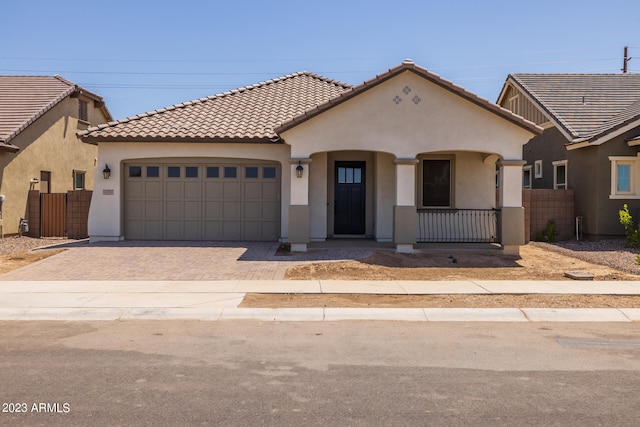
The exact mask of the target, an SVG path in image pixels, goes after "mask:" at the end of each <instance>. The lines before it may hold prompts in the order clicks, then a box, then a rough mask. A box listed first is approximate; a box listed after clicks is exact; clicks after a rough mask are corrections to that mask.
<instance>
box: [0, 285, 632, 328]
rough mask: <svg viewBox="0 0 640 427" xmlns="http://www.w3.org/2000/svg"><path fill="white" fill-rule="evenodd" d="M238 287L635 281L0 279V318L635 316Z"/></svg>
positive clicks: (517, 289)
mask: <svg viewBox="0 0 640 427" xmlns="http://www.w3.org/2000/svg"><path fill="white" fill-rule="evenodd" d="M246 293H307V294H309V293H312V294H313V293H368V294H398V295H428V294H536V293H538V294H602V295H640V282H623V281H620V282H614V281H513V282H512V281H487V280H482V281H343V280H310V281H296V280H269V281H263V280H262V281H253V280H216V281H179V280H178V281H82V280H75V281H0V320H68V321H73V320H118V319H201V320H232V319H234V320H237V319H253V320H263V321H264V320H274V321H337V320H398V321H423V322H424V321H488V322H494V321H505V322H527V321H533V322H565V321H567V322H634V321H640V308H629V309H614V308H611V309H603V308H593V309H555V308H554V309H546V308H522V309H520V308H500V309H495V308H478V309H475V308H239V307H238V305H239V304H240V303H241V302H242V299H243V298H244V296H245V294H246Z"/></svg>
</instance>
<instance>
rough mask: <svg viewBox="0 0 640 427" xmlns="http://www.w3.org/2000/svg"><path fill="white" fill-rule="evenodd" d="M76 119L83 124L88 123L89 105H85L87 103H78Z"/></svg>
mask: <svg viewBox="0 0 640 427" xmlns="http://www.w3.org/2000/svg"><path fill="white" fill-rule="evenodd" d="M78 118H79V119H80V120H83V121H85V122H88V121H89V104H88V103H87V101H79V104H78Z"/></svg>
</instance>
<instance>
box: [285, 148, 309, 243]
mask: <svg viewBox="0 0 640 427" xmlns="http://www.w3.org/2000/svg"><path fill="white" fill-rule="evenodd" d="M310 163H311V159H309V158H304V159H290V160H289V165H290V173H291V202H290V204H289V238H288V240H289V243H290V244H291V252H306V251H307V244H308V243H309V234H310V233H309V231H310V228H309V217H310V210H309V164H310ZM298 168H302V171H301V172H300V173H299V172H298Z"/></svg>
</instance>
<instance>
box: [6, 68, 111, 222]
mask: <svg viewBox="0 0 640 427" xmlns="http://www.w3.org/2000/svg"><path fill="white" fill-rule="evenodd" d="M109 120H112V118H111V115H110V114H109V111H108V110H107V109H106V107H105V106H104V102H103V100H102V98H101V97H99V96H98V95H95V94H93V93H91V92H89V91H87V90H85V89H83V88H81V87H79V86H77V85H75V84H73V83H71V82H69V81H67V80H65V79H63V78H62V77H59V76H0V195H2V196H4V201H3V202H1V206H0V208H1V211H2V226H3V227H2V231H3V234H5V235H6V234H15V233H18V231H19V230H18V226H19V223H20V218H21V217H25V218H26V211H27V195H28V192H29V190H30V189H36V190H38V189H39V190H40V191H41V192H43V193H53V192H67V191H68V190H74V189H91V188H92V187H93V176H94V169H95V165H96V163H95V162H96V156H97V150H96V149H95V147H91V146H88V145H87V144H83V143H82V141H80V139H79V138H78V136H77V132H78V130H85V129H87V128H88V127H89V126H91V125H92V124H93V125H95V124H98V123H104V122H106V121H109Z"/></svg>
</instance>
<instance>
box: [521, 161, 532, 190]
mask: <svg viewBox="0 0 640 427" xmlns="http://www.w3.org/2000/svg"><path fill="white" fill-rule="evenodd" d="M522 188H531V166H530V165H529V166H525V167H523V168H522Z"/></svg>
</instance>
